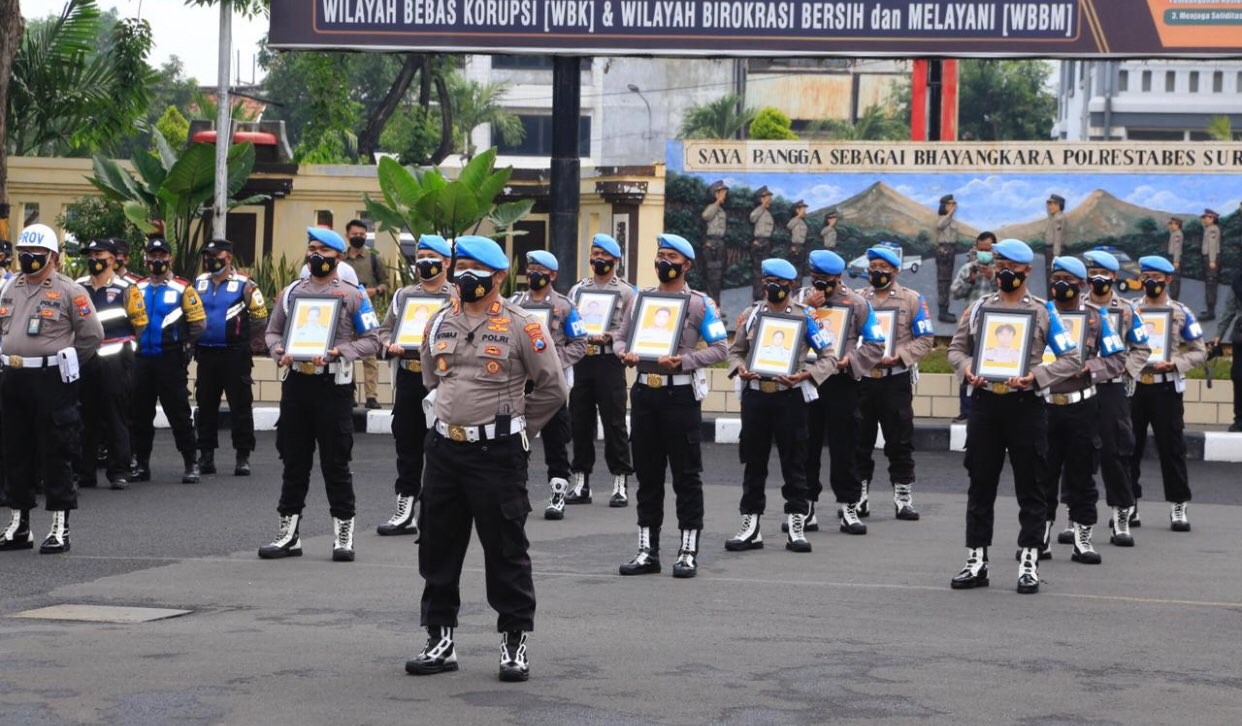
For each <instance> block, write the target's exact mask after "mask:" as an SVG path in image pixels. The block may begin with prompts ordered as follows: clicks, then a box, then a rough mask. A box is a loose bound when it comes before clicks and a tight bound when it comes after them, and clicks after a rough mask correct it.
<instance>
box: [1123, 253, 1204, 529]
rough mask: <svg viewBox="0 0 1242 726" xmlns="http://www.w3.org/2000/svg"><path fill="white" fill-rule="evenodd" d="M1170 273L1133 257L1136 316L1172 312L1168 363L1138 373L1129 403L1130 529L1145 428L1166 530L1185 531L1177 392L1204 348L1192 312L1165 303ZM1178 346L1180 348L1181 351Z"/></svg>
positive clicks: (1152, 260)
mask: <svg viewBox="0 0 1242 726" xmlns="http://www.w3.org/2000/svg"><path fill="white" fill-rule="evenodd" d="M1174 274H1175V272H1174V270H1173V263H1171V262H1169V261H1168V260H1166V259H1164V258H1163V257H1158V256H1156V255H1150V256H1147V257H1140V258H1139V280H1140V282H1141V283H1142V285H1143V297H1141V298H1139V300H1138V301H1137V302H1136V304H1135V309H1136V311H1137V312H1138V314H1139V315H1142V314H1143V313H1144V312H1145V311H1148V310H1152V311H1153V312H1154V309H1156V308H1168V309H1169V310H1171V311H1172V317H1171V319H1170V321H1169V331H1168V333H1167V335H1168V337H1167V340H1168V345H1169V350H1168V360H1162V361H1156V362H1155V363H1148V364H1147V366H1145V367H1144V368H1143V370H1142V372H1141V373H1140V374H1139V378H1138V385H1137V386H1135V388H1134V397H1133V399H1132V400H1131V402H1130V414H1131V421H1132V422H1133V423H1134V456H1133V458H1132V459H1131V460H1130V478H1131V481H1132V482H1133V485H1134V511H1133V513H1131V515H1130V525H1131V526H1138V524H1139V518H1138V500H1139V499H1142V498H1143V486H1142V484H1140V483H1139V474H1141V473H1142V468H1143V449H1144V448H1145V447H1146V445H1147V427H1148V426H1149V425H1150V426H1151V429H1152V433H1153V434H1154V435H1155V438H1156V452H1157V453H1158V454H1159V455H1160V474H1161V478H1162V479H1163V480H1164V498H1165V501H1167V502H1169V505H1170V511H1169V526H1170V528H1171V529H1172V530H1173V531H1174V532H1189V531H1190V519H1189V518H1188V517H1187V515H1186V509H1187V507H1188V506H1189V505H1190V479H1189V477H1188V476H1187V473H1186V438H1185V436H1184V433H1183V429H1184V428H1185V427H1186V422H1185V409H1184V408H1183V405H1182V392H1183V391H1185V390H1186V378H1185V376H1186V371H1189V370H1190V369H1191V368H1194V367H1195V366H1201V365H1203V362H1204V361H1205V360H1206V359H1207V346H1206V345H1204V342H1203V329H1202V328H1201V327H1199V323H1198V321H1197V320H1195V316H1194V313H1192V312H1190V308H1188V307H1186V306H1185V305H1183V304H1182V303H1180V302H1178V301H1177V300H1170V299H1169V290H1168V288H1169V281H1170V280H1171V279H1172V278H1173V276H1174ZM1181 343H1185V344H1186V349H1185V350H1182V349H1181V345H1180V344H1181Z"/></svg>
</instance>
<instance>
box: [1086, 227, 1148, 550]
mask: <svg viewBox="0 0 1242 726" xmlns="http://www.w3.org/2000/svg"><path fill="white" fill-rule="evenodd" d="M1083 259H1084V260H1085V261H1086V264H1087V282H1088V284H1089V285H1090V295H1089V296H1088V299H1089V300H1090V302H1091V304H1092V305H1094V306H1096V307H1097V308H1099V309H1100V310H1101V312H1103V313H1105V314H1106V315H1108V316H1109V318H1110V321H1113V322H1116V323H1117V324H1116V325H1114V326H1113V332H1115V333H1117V334H1118V335H1124V337H1125V342H1126V354H1125V370H1124V371H1123V372H1122V373H1120V374H1118V375H1116V376H1114V377H1113V378H1111V379H1109V380H1104V381H1098V382H1097V383H1096V384H1095V389H1096V391H1097V392H1098V393H1097V397H1098V398H1099V399H1100V420H1099V425H1098V426H1097V427H1096V430H1097V431H1098V432H1099V435H1100V476H1101V478H1102V479H1103V480H1104V496H1105V500H1106V501H1107V503H1108V506H1109V507H1111V508H1112V517H1111V518H1110V519H1109V526H1110V527H1112V536H1111V537H1110V538H1109V542H1110V543H1112V544H1114V545H1116V546H1118V547H1133V546H1134V537H1133V536H1132V535H1131V534H1130V512H1131V510H1132V509H1133V508H1134V490H1133V487H1132V486H1131V483H1130V458H1131V457H1132V456H1133V455H1134V422H1133V421H1132V420H1131V415H1130V397H1129V396H1128V395H1127V393H1126V390H1127V388H1129V387H1130V386H1132V385H1133V381H1135V380H1137V379H1138V377H1139V376H1140V375H1141V374H1142V372H1143V368H1144V366H1146V365H1147V359H1148V358H1149V357H1151V347H1150V346H1149V345H1148V341H1147V331H1146V330H1145V329H1144V328H1143V318H1142V317H1141V316H1139V314H1138V313H1137V312H1135V310H1134V307H1133V306H1132V305H1131V304H1130V302H1129V301H1127V300H1123V299H1122V298H1121V296H1120V295H1118V294H1117V291H1116V290H1115V289H1114V287H1115V285H1116V282H1117V272H1118V271H1119V270H1120V269H1121V264H1120V263H1119V262H1118V261H1117V258H1116V257H1113V256H1112V255H1111V254H1109V253H1107V252H1104V251H1101V250H1092V251H1090V252H1087V253H1085V254H1083ZM1114 316H1115V317H1114ZM1123 331H1124V332H1123Z"/></svg>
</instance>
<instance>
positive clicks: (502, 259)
mask: <svg viewBox="0 0 1242 726" xmlns="http://www.w3.org/2000/svg"><path fill="white" fill-rule="evenodd" d="M457 259H459V260H474V261H476V262H479V263H481V264H482V265H483V266H484V267H490V268H492V269H493V270H508V269H509V258H508V257H507V256H506V255H505V251H504V250H502V249H501V248H500V245H498V244H496V241H495V240H492V239H489V238H487V237H480V236H479V235H477V234H468V235H466V236H464V237H458V238H457Z"/></svg>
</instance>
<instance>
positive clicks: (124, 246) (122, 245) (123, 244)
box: [112, 237, 142, 285]
mask: <svg viewBox="0 0 1242 726" xmlns="http://www.w3.org/2000/svg"><path fill="white" fill-rule="evenodd" d="M112 244H114V245H116V262H115V265H116V274H117V275H118V276H120V278H121V279H122V280H125V281H126V282H128V283H130V284H132V285H137V284H138V283H139V282H141V281H142V278H141V277H139V276H137V275H135V274H134V273H132V272H130V271H129V240H127V239H123V238H121V237H113V238H112Z"/></svg>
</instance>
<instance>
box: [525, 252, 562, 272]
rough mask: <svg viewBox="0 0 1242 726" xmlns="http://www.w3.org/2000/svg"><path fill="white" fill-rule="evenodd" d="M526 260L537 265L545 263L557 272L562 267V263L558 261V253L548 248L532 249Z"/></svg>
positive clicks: (544, 264) (545, 265)
mask: <svg viewBox="0 0 1242 726" xmlns="http://www.w3.org/2000/svg"><path fill="white" fill-rule="evenodd" d="M526 262H527V263H528V264H530V263H534V264H536V265H543V266H544V267H546V268H548V269H549V270H551V271H553V272H556V271H557V270H558V269H560V266H561V263H559V262H557V261H556V255H554V254H552V253H551V252H548V251H547V250H531V251H530V252H527V253H526Z"/></svg>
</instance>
